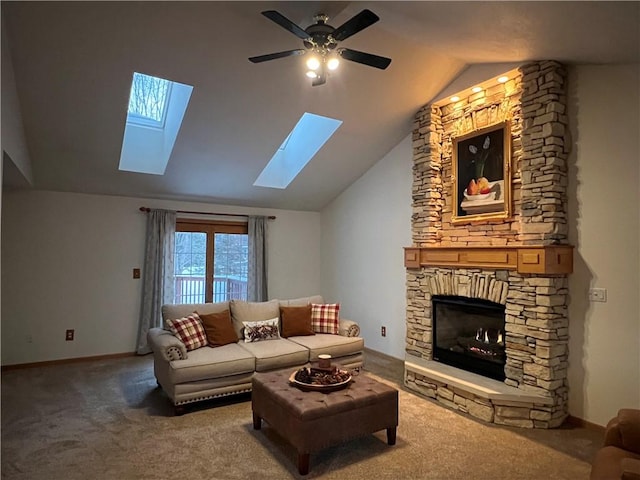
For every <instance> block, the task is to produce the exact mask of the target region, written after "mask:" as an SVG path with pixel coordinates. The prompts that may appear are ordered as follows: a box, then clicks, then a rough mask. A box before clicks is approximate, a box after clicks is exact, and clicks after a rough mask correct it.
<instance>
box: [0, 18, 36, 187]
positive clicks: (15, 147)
mask: <svg viewBox="0 0 640 480" xmlns="http://www.w3.org/2000/svg"><path fill="white" fill-rule="evenodd" d="M1 47H2V56H1V58H2V69H1V70H2V107H1V112H2V113H1V120H2V150H3V151H4V152H6V154H7V155H8V157H9V159H10V160H11V161H12V162H13V164H14V165H15V167H16V168H17V170H18V171H19V172H20V174H21V175H22V176H23V177H24V179H25V180H26V181H27V182H28V183H29V184H31V183H33V174H32V172H31V159H30V158H29V151H28V150H27V144H26V141H25V136H24V128H23V126H22V113H21V110H20V103H19V101H18V93H17V91H16V81H15V78H14V74H13V64H12V62H11V53H10V51H9V45H8V41H7V35H6V29H5V28H4V20H3V25H2V46H1ZM0 161H3V158H0Z"/></svg>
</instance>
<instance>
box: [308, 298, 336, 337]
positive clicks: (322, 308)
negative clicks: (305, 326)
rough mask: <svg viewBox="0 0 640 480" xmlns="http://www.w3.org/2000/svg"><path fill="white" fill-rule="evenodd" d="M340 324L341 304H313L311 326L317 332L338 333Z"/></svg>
mask: <svg viewBox="0 0 640 480" xmlns="http://www.w3.org/2000/svg"><path fill="white" fill-rule="evenodd" d="M339 324H340V304H339V303H326V304H318V303H312V304H311V328H312V329H313V331H314V332H316V333H332V334H334V335H336V334H337V333H338V327H339Z"/></svg>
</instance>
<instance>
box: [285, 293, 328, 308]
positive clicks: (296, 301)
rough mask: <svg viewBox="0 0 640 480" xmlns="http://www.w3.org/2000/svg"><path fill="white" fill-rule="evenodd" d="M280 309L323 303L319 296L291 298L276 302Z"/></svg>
mask: <svg viewBox="0 0 640 480" xmlns="http://www.w3.org/2000/svg"><path fill="white" fill-rule="evenodd" d="M278 301H279V302H280V306H281V307H303V306H305V305H311V304H312V303H324V300H323V299H322V296H321V295H312V296H311V297H300V298H292V299H291V300H278Z"/></svg>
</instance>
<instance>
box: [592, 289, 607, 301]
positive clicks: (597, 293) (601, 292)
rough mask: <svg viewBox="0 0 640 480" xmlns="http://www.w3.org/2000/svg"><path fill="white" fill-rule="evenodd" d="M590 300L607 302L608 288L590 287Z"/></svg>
mask: <svg viewBox="0 0 640 480" xmlns="http://www.w3.org/2000/svg"><path fill="white" fill-rule="evenodd" d="M589 300H590V301H592V302H606V301H607V289H606V288H590V289H589Z"/></svg>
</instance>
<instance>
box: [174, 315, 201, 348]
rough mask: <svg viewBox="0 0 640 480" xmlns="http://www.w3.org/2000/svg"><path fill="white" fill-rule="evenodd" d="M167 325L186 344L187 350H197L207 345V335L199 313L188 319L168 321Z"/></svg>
mask: <svg viewBox="0 0 640 480" xmlns="http://www.w3.org/2000/svg"><path fill="white" fill-rule="evenodd" d="M165 325H166V326H167V328H168V329H169V330H170V331H171V333H173V334H174V335H175V336H176V337H178V338H179V339H180V341H181V342H182V343H184V346H185V347H187V350H195V349H196V348H200V347H204V346H206V345H207V334H206V333H205V331H204V327H203V326H202V322H201V321H200V317H198V314H197V313H193V314H191V315H189V316H188V317H183V318H177V319H175V320H167V321H166V322H165Z"/></svg>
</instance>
